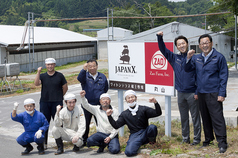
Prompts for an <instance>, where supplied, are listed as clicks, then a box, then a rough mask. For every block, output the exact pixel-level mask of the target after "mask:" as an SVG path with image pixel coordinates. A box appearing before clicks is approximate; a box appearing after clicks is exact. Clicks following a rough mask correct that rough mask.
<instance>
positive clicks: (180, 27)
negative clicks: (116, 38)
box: [121, 21, 234, 61]
mask: <svg viewBox="0 0 238 158" xmlns="http://www.w3.org/2000/svg"><path fill="white" fill-rule="evenodd" d="M159 31H163V34H164V35H163V39H164V41H168V42H173V41H174V39H175V38H176V37H178V36H179V35H183V36H185V37H187V38H188V42H189V47H190V49H194V50H195V51H196V53H201V50H200V49H199V44H198V38H199V36H201V35H202V34H205V33H207V34H210V35H211V36H212V39H213V47H214V48H215V49H216V50H218V51H219V52H220V53H222V54H223V55H224V56H225V57H226V60H227V61H229V60H230V52H231V51H232V50H233V45H234V44H233V43H232V42H233V41H232V37H230V36H227V35H224V34H220V33H214V32H211V31H208V30H204V29H201V28H197V27H194V26H191V25H187V24H184V23H180V22H176V21H175V22H171V23H168V24H165V25H162V26H159V27H156V28H153V29H150V30H147V31H144V32H141V33H138V34H135V35H132V36H130V37H125V38H123V39H121V41H134V42H135V41H157V36H156V34H157V32H159ZM174 48H175V49H174V50H176V51H177V49H176V47H174ZM176 51H175V52H176Z"/></svg>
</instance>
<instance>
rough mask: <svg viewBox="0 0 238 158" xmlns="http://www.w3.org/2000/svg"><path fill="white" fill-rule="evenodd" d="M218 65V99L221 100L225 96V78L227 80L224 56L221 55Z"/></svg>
mask: <svg viewBox="0 0 238 158" xmlns="http://www.w3.org/2000/svg"><path fill="white" fill-rule="evenodd" d="M218 66H219V81H220V82H219V84H220V86H219V92H218V101H220V102H223V101H224V100H225V97H226V87H227V80H228V67H227V62H226V59H225V57H224V56H222V58H221V60H220V61H219V64H218Z"/></svg>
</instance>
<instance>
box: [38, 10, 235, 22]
mask: <svg viewBox="0 0 238 158" xmlns="http://www.w3.org/2000/svg"><path fill="white" fill-rule="evenodd" d="M230 13H231V12H219V13H206V14H192V15H172V16H153V17H150V16H149V17H148V16H147V17H122V16H114V17H109V19H151V18H155V19H163V18H183V17H197V16H210V15H220V14H230ZM100 19H107V17H88V18H63V19H37V20H34V22H42V21H75V20H100Z"/></svg>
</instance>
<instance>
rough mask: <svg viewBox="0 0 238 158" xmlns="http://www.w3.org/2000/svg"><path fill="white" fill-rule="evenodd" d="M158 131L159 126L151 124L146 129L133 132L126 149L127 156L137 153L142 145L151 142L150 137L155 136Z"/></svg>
mask: <svg viewBox="0 0 238 158" xmlns="http://www.w3.org/2000/svg"><path fill="white" fill-rule="evenodd" d="M157 133H158V131H157V127H156V126H155V125H149V126H148V127H147V128H146V129H141V130H140V131H138V132H136V133H133V134H131V135H130V137H129V140H128V141H127V146H126V149H125V154H126V156H133V155H136V154H137V151H138V150H139V148H140V146H141V145H144V144H147V143H149V138H155V137H156V136H157Z"/></svg>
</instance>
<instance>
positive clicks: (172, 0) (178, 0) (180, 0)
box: [168, 0, 186, 2]
mask: <svg viewBox="0 0 238 158" xmlns="http://www.w3.org/2000/svg"><path fill="white" fill-rule="evenodd" d="M168 1H171V2H184V1H186V0H168Z"/></svg>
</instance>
